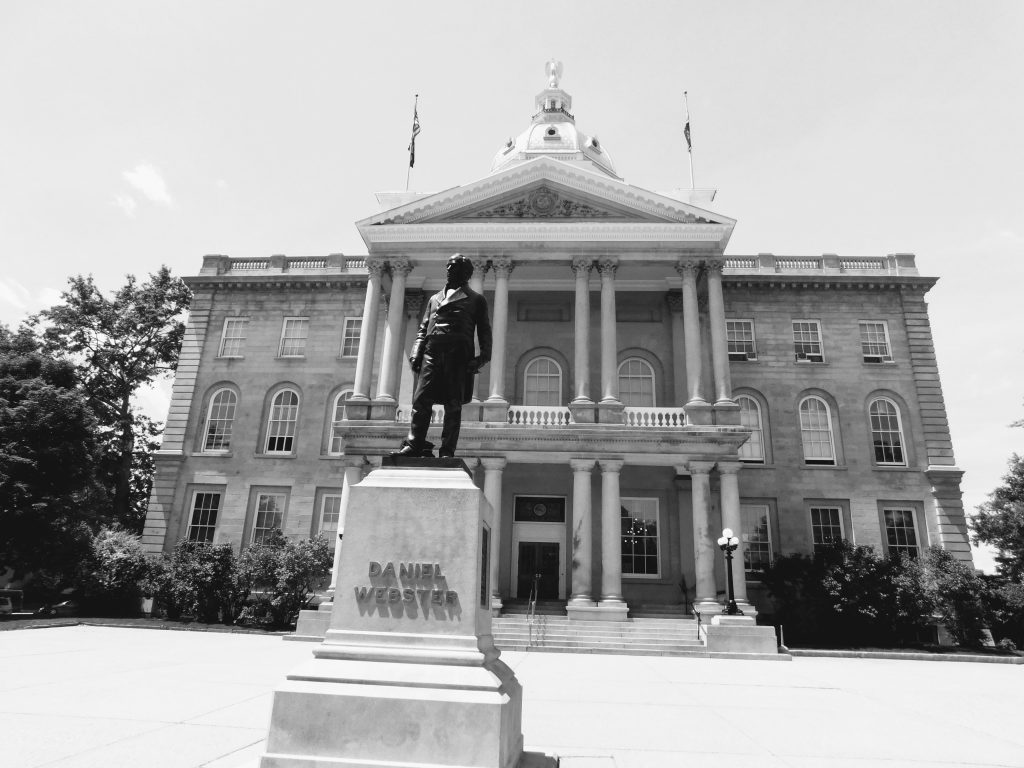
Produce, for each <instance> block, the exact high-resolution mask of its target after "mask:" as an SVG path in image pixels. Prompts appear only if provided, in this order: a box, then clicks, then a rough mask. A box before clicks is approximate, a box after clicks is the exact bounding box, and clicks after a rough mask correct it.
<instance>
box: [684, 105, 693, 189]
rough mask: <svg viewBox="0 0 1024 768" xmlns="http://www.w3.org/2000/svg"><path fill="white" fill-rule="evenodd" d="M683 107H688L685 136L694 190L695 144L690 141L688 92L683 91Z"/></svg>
mask: <svg viewBox="0 0 1024 768" xmlns="http://www.w3.org/2000/svg"><path fill="white" fill-rule="evenodd" d="M683 105H684V106H685V107H686V127H685V128H684V129H683V134H684V135H685V136H686V156H687V157H688V158H689V159H690V189H693V188H694V186H693V143H692V142H691V141H690V100H689V98H688V97H687V94H686V91H683Z"/></svg>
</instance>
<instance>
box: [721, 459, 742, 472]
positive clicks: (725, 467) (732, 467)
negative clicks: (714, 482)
mask: <svg viewBox="0 0 1024 768" xmlns="http://www.w3.org/2000/svg"><path fill="white" fill-rule="evenodd" d="M715 466H717V467H718V474H720V475H735V474H736V473H737V472H739V471H740V470H741V469H742V468H743V462H740V461H719V462H718V463H717V464H716V465H715Z"/></svg>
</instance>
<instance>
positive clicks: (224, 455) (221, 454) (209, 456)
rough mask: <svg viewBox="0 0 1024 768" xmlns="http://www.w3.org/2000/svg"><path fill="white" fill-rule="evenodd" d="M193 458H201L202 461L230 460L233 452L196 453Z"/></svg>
mask: <svg viewBox="0 0 1024 768" xmlns="http://www.w3.org/2000/svg"><path fill="white" fill-rule="evenodd" d="M192 455H193V456H201V457H203V458H204V459H230V458H232V457H234V455H235V454H234V452H233V451H198V452H196V453H193V454H192Z"/></svg>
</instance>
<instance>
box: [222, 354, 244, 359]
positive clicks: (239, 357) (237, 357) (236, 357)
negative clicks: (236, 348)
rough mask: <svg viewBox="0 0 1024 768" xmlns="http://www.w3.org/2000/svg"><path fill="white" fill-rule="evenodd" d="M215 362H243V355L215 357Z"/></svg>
mask: <svg viewBox="0 0 1024 768" xmlns="http://www.w3.org/2000/svg"><path fill="white" fill-rule="evenodd" d="M216 359H217V360H245V355H217V358H216Z"/></svg>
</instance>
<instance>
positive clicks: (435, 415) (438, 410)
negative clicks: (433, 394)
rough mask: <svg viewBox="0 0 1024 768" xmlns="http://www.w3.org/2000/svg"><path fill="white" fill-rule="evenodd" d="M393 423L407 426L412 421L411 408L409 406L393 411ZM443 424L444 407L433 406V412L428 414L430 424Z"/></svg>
mask: <svg viewBox="0 0 1024 768" xmlns="http://www.w3.org/2000/svg"><path fill="white" fill-rule="evenodd" d="M395 421H396V422H398V423H399V424H408V423H409V422H410V421H412V408H411V406H408V405H407V406H404V407H400V408H399V409H398V410H396V411H395ZM443 422H444V406H443V405H435V406H434V409H433V411H432V412H431V414H430V423H431V424H442V423H443Z"/></svg>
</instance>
